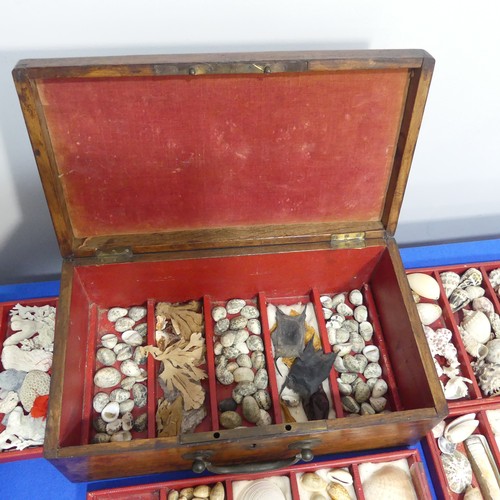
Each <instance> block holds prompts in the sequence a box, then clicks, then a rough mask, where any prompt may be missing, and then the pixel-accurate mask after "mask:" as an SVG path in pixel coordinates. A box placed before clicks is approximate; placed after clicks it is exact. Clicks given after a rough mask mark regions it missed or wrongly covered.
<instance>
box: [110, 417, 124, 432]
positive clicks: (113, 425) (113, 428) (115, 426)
mask: <svg viewBox="0 0 500 500" xmlns="http://www.w3.org/2000/svg"><path fill="white" fill-rule="evenodd" d="M121 430H122V419H121V418H117V419H115V420H113V421H112V422H109V423H108V424H107V425H106V433H107V434H110V435H112V434H116V433H117V432H118V431H121Z"/></svg>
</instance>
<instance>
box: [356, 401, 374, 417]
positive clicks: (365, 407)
mask: <svg viewBox="0 0 500 500" xmlns="http://www.w3.org/2000/svg"><path fill="white" fill-rule="evenodd" d="M359 413H360V414H361V415H375V410H374V409H373V407H372V406H371V405H370V404H369V403H361V409H360V411H359Z"/></svg>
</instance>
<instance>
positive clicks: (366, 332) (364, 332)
mask: <svg viewBox="0 0 500 500" xmlns="http://www.w3.org/2000/svg"><path fill="white" fill-rule="evenodd" d="M359 334H360V335H361V337H362V338H363V340H364V341H365V342H369V341H370V340H371V339H372V337H373V325H372V324H371V323H370V322H369V321H362V322H361V323H360V324H359Z"/></svg>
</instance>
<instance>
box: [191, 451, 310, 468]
mask: <svg viewBox="0 0 500 500" xmlns="http://www.w3.org/2000/svg"><path fill="white" fill-rule="evenodd" d="M313 458H314V454H313V452H312V450H310V449H309V448H304V449H302V450H301V451H300V453H297V454H296V455H295V456H294V457H291V458H287V459H284V460H275V461H274V462H257V463H251V464H238V465H214V464H213V463H212V462H210V461H209V460H207V459H206V458H205V457H204V456H203V455H197V456H196V457H195V459H194V461H193V466H192V471H193V472H196V473H197V474H201V473H202V472H204V471H205V470H208V471H210V472H212V473H214V474H252V473H254V472H267V471H272V470H277V469H281V468H283V467H290V466H291V465H295V464H296V463H297V462H299V461H300V460H303V461H304V462H310V461H311V460H312V459H313Z"/></svg>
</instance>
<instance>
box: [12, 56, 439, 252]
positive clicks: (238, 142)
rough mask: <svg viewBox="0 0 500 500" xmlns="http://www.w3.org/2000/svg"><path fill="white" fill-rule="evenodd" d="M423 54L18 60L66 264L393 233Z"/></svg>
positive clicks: (422, 85)
mask: <svg viewBox="0 0 500 500" xmlns="http://www.w3.org/2000/svg"><path fill="white" fill-rule="evenodd" d="M433 62H434V61H433V59H432V58H431V57H430V56H429V55H428V54H427V53H426V52H424V51H417V50H411V51H354V52H324V51H321V52H285V53H254V54H225V55H219V54H218V55H213V54H212V55H210V54H204V55H177V56H137V57H110V58H85V59H45V60H25V61H21V62H20V63H19V64H18V65H17V66H16V68H15V69H14V79H15V82H16V87H17V90H18V94H19V97H20V100H21V105H22V108H23V112H24V116H25V120H26V124H27V127H28V131H29V135H30V139H31V142H32V147H33V150H34V153H35V157H36V161H37V165H38V168H39V172H40V176H41V178H42V183H43V187H44V190H45V195H46V197H47V201H48V205H49V209H50V212H51V216H52V219H53V222H54V226H55V230H56V233H57V237H58V241H59V245H60V248H61V253H62V255H63V256H64V257H69V256H77V257H78V256H90V255H94V254H95V253H96V252H99V251H103V252H106V251H111V250H112V249H123V248H125V249H129V250H130V251H132V252H134V253H141V252H155V251H168V250H177V249H187V248H191V249H196V248H211V247H213V248H217V247H219V248H222V247H235V246H251V245H260V244H265V243H267V244H276V243H290V242H313V241H327V240H328V239H329V238H330V237H331V235H335V234H342V233H346V232H364V233H365V234H368V235H373V236H381V235H382V234H385V233H387V234H389V235H392V234H393V233H394V231H395V229H396V224H397V219H398V215H399V211H400V208H401V203H402V198H403V193H404V189H405V186H406V182H407V179H408V174H409V168H410V163H411V159H412V156H413V151H414V147H415V143H416V139H417V135H418V129H419V127H420V123H421V119H422V114H423V109H424V104H425V100H426V97H427V92H428V87H429V83H430V78H431V74H432V68H433Z"/></svg>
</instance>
